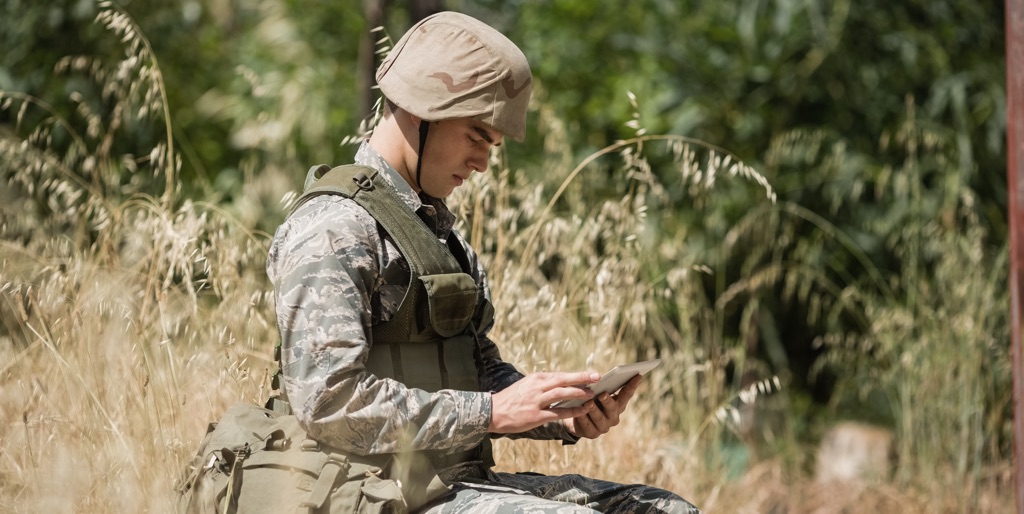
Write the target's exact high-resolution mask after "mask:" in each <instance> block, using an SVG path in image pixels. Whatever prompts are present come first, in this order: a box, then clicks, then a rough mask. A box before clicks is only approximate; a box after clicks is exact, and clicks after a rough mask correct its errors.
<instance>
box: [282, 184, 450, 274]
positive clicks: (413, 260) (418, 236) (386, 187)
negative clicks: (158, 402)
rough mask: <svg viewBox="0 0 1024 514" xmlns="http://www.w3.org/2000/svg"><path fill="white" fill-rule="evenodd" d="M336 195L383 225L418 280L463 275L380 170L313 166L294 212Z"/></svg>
mask: <svg viewBox="0 0 1024 514" xmlns="http://www.w3.org/2000/svg"><path fill="white" fill-rule="evenodd" d="M324 194H336V195H341V196H344V197H345V198H351V199H353V200H355V202H356V203H358V204H359V205H360V206H361V207H362V208H364V209H366V211H367V212H369V213H370V216H373V218H374V219H375V220H377V223H380V225H381V226H382V227H384V230H385V231H387V233H388V234H390V235H391V237H392V238H393V239H394V241H395V245H396V246H397V247H398V250H399V251H400V252H401V253H402V255H403V256H405V259H406V261H408V263H409V268H410V270H412V271H413V273H414V275H416V276H425V275H434V274H439V273H460V272H462V268H461V267H460V266H459V263H458V261H457V260H456V259H455V257H453V256H452V254H451V253H450V252H449V251H448V247H447V246H446V245H445V244H444V243H442V242H441V241H440V240H439V239H438V238H437V235H436V234H434V232H433V231H431V230H430V229H429V228H428V227H427V225H426V223H424V222H423V220H421V219H420V217H419V216H417V215H416V213H415V212H413V210H412V209H410V208H409V206H408V205H407V204H406V203H405V202H403V201H402V199H401V198H400V197H399V196H398V190H396V189H395V186H394V185H393V184H391V183H390V182H389V181H388V180H387V179H386V178H384V177H383V176H382V174H381V173H379V172H378V171H377V170H375V169H373V168H370V167H368V166H362V165H358V164H348V165H344V166H337V167H335V168H328V167H327V166H326V165H323V164H321V165H319V166H313V167H312V168H310V170H309V173H308V174H307V176H306V185H305V191H303V193H302V196H300V197H299V200H298V202H296V205H295V207H294V208H293V211H292V212H294V210H295V209H298V207H299V206H301V205H302V204H304V203H305V202H307V201H309V200H310V199H312V198H314V197H316V196H320V195H324Z"/></svg>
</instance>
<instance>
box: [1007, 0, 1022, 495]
mask: <svg viewBox="0 0 1024 514" xmlns="http://www.w3.org/2000/svg"><path fill="white" fill-rule="evenodd" d="M1006 105H1007V108H1006V116H1007V120H1006V122H1007V123H1006V154H1007V168H1006V182H1007V193H1008V195H1009V204H1010V211H1009V218H1010V219H1009V230H1010V325H1011V329H1010V345H1011V350H1012V355H1013V457H1014V485H1015V489H1016V492H1017V514H1024V341H1022V338H1024V334H1022V330H1024V327H1022V326H1021V324H1022V323H1024V0H1006Z"/></svg>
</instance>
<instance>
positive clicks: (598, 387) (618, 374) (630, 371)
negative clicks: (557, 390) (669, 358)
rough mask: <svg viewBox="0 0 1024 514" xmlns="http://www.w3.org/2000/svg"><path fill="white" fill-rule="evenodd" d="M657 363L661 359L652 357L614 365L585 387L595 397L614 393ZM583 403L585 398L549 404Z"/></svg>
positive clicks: (570, 405)
mask: <svg viewBox="0 0 1024 514" xmlns="http://www.w3.org/2000/svg"><path fill="white" fill-rule="evenodd" d="M658 364H661V359H652V360H649V361H643V362H634V363H633V364H623V365H621V366H615V367H614V368H612V369H610V370H608V372H607V373H605V374H604V375H601V380H598V381H597V382H594V383H593V384H590V385H589V386H587V387H586V388H587V389H590V390H591V391H594V396H595V397H597V396H598V395H599V394H601V393H614V392H615V391H618V390H619V389H620V388H622V386H624V385H626V382H629V380H630V379H631V378H633V377H635V376H637V375H643V374H644V373H647V372H648V371H650V370H652V369H654V368H656V367H657V366H658ZM584 403H586V400H562V401H560V402H555V403H553V404H551V408H559V409H561V408H566V407H579V406H580V405H583V404H584Z"/></svg>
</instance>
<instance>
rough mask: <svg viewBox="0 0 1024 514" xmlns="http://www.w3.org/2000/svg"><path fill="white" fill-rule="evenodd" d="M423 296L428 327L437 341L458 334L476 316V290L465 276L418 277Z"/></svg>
mask: <svg viewBox="0 0 1024 514" xmlns="http://www.w3.org/2000/svg"><path fill="white" fill-rule="evenodd" d="M420 281H421V282H422V283H423V287H424V288H425V289H426V292H427V304H428V307H429V315H430V319H429V321H430V325H431V326H432V327H433V329H434V331H435V332H437V334H438V335H440V336H441V337H451V336H454V335H456V334H460V333H462V332H463V331H464V330H465V329H466V327H467V326H469V322H470V320H472V319H473V314H474V313H475V312H476V304H477V297H478V295H479V289H478V288H477V285H476V281H474V280H473V277H472V276H470V275H468V274H466V273H444V274H440V275H423V276H421V277H420Z"/></svg>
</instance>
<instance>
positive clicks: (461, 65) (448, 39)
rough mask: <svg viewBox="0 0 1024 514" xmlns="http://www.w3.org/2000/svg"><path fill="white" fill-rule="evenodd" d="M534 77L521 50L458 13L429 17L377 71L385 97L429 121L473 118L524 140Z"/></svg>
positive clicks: (482, 25) (518, 139)
mask: <svg viewBox="0 0 1024 514" xmlns="http://www.w3.org/2000/svg"><path fill="white" fill-rule="evenodd" d="M532 82H533V77H532V76H531V74H530V64H529V63H528V62H527V61H526V56H525V55H523V52H522V51H521V50H519V48H518V47H517V46H516V45H515V44H514V43H512V42H511V41H509V39H508V38H507V37H505V36H504V35H503V34H501V33H500V32H498V31H497V30H494V29H493V28H491V27H490V26H488V25H486V24H485V23H483V22H481V21H479V20H477V19H475V18H472V17H470V16H466V15H465V14H460V13H455V12H441V13H438V14H435V15H433V16H429V17H427V18H424V19H423V21H421V22H419V23H417V24H416V25H414V26H413V27H412V28H411V29H409V31H408V32H406V33H405V35H404V36H402V39H400V40H399V41H398V43H397V44H396V45H395V47H394V48H393V49H392V50H391V53H389V54H388V56H387V58H386V59H384V62H383V63H381V65H380V67H379V68H377V84H378V85H379V86H380V89H381V91H383V92H384V96H385V97H387V98H388V99H389V100H391V101H392V102H394V103H395V104H396V105H398V106H399V107H401V108H402V109H404V110H405V111H407V112H409V113H411V114H413V115H415V116H417V117H419V118H422V119H424V120H427V121H437V120H443V119H450V118H473V119H475V120H478V121H481V122H483V123H486V124H487V125H489V126H491V127H492V128H494V129H495V130H497V131H498V132H501V133H502V134H503V135H504V136H506V137H511V138H512V139H515V140H516V141H522V140H523V138H524V137H525V135H526V108H527V106H528V104H529V103H530V89H531V84H532Z"/></svg>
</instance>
